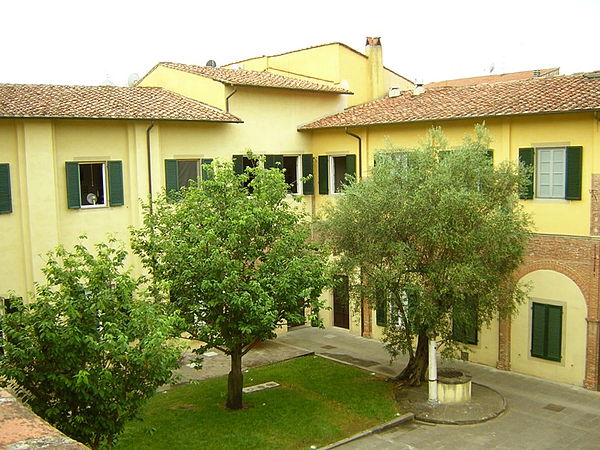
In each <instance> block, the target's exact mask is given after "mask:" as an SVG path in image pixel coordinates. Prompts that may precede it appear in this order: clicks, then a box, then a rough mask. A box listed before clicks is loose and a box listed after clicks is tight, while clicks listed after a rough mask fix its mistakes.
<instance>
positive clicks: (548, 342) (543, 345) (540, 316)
mask: <svg viewBox="0 0 600 450" xmlns="http://www.w3.org/2000/svg"><path fill="white" fill-rule="evenodd" d="M561 348H562V306H558V305H549V304H546V303H537V302H533V303H532V305H531V356H535V357H537V358H543V359H548V360H550V361H560V360H561Z"/></svg>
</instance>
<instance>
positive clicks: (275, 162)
mask: <svg viewBox="0 0 600 450" xmlns="http://www.w3.org/2000/svg"><path fill="white" fill-rule="evenodd" d="M235 158H242V156H241V155H239V156H234V165H235V161H236V159H235ZM246 159H247V158H246ZM237 167H238V168H237V169H236V173H242V172H243V170H245V168H246V167H247V166H240V165H239V163H238V166H237ZM265 168H267V169H271V168H278V169H282V170H284V176H285V182H286V183H287V185H288V186H289V189H288V191H289V192H290V194H305V195H312V194H313V193H314V190H313V186H314V182H313V179H312V174H313V159H312V155H310V154H304V155H266V156H265ZM302 178H309V179H308V180H306V181H302Z"/></svg>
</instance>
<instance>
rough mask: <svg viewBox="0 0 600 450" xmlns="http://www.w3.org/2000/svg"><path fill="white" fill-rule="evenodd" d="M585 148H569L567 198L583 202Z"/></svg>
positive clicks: (566, 173)
mask: <svg viewBox="0 0 600 450" xmlns="http://www.w3.org/2000/svg"><path fill="white" fill-rule="evenodd" d="M582 150H583V147H567V167H566V170H565V177H566V179H565V198H566V199H567V200H581V157H582Z"/></svg>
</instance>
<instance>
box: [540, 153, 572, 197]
mask: <svg viewBox="0 0 600 450" xmlns="http://www.w3.org/2000/svg"><path fill="white" fill-rule="evenodd" d="M557 150H560V151H561V153H562V158H563V171H562V174H561V175H560V176H561V177H562V192H561V193H560V194H557V195H555V194H553V192H552V191H553V190H554V187H555V186H557V184H554V179H553V178H554V177H555V175H554V173H553V171H552V166H553V165H554V162H553V161H554V153H555V152H556V151H557ZM548 152H550V154H551V155H552V158H551V161H550V166H551V167H550V173H547V172H545V173H544V175H546V174H547V175H548V176H549V177H550V184H549V189H550V191H551V192H550V195H541V191H542V188H541V176H542V170H541V158H542V155H544V154H548ZM566 171H567V149H566V147H562V146H560V147H537V148H536V149H535V193H536V194H535V197H536V198H539V199H552V200H557V199H564V198H565V192H566Z"/></svg>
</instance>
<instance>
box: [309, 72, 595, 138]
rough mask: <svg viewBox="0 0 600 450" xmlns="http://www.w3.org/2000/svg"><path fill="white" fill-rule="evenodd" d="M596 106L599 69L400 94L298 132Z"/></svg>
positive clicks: (318, 121) (364, 105)
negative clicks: (580, 72) (585, 72)
mask: <svg viewBox="0 0 600 450" xmlns="http://www.w3.org/2000/svg"><path fill="white" fill-rule="evenodd" d="M594 110H600V73H599V72H596V73H593V74H583V75H582V74H578V75H571V76H556V77H549V78H533V79H529V80H519V81H508V82H503V83H493V84H479V85H475V86H468V87H459V88H439V89H431V90H426V91H425V92H424V93H422V94H420V95H414V94H413V93H412V92H404V93H402V94H401V95H400V96H398V97H394V98H383V99H379V100H375V101H372V102H369V103H364V104H362V105H358V106H355V107H352V108H349V109H347V110H345V111H343V112H341V113H339V114H335V115H332V116H328V117H325V118H323V119H320V120H317V121H315V122H312V123H309V124H306V125H303V126H301V127H300V129H301V130H307V129H319V128H337V127H347V126H364V125H377V124H393V123H404V122H421V121H431V120H451V119H468V118H486V117H501V116H511V115H529V114H547V113H561V112H575V111H594Z"/></svg>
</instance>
